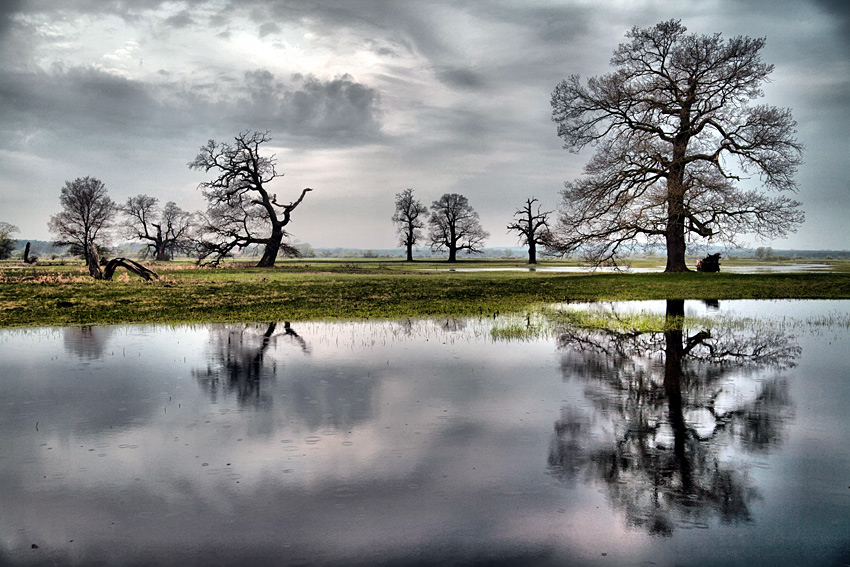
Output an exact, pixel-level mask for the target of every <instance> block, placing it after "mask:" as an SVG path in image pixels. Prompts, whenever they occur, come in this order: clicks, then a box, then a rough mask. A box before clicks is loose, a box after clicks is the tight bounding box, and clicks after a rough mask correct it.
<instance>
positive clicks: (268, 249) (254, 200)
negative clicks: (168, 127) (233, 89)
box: [189, 132, 312, 268]
mask: <svg viewBox="0 0 850 567" xmlns="http://www.w3.org/2000/svg"><path fill="white" fill-rule="evenodd" d="M269 141H271V138H270V137H269V133H268V132H242V133H240V134H239V135H238V136H236V137H235V138H234V142H233V143H232V144H230V143H218V142H216V141H214V140H210V141H209V142H208V143H207V145H206V146H202V147H201V151H200V153H199V154H198V155H197V157H195V159H194V160H193V161H192V162H190V163H189V167H190V168H192V169H198V170H203V171H205V172H210V171H213V172H214V173H215V178H214V179H213V180H212V181H205V182H203V183H201V184H200V188H201V189H202V190H203V193H204V196H205V197H206V198H207V201H208V208H207V212H206V214H205V215H204V217H203V219H204V222H203V225H204V226H203V228H202V230H203V231H204V233H205V236H204V237H203V238H202V239H201V240H200V258H201V259H204V258H207V257H209V256H214V260H213V262H214V263H217V262H219V261H220V260H221V259H222V258H224V257H225V256H227V255H228V254H230V253H231V252H232V251H233V249H234V248H239V249H243V248H245V247H247V246H251V245H260V246H263V247H264V249H263V255H262V257H261V258H260V261H259V262H258V263H257V267H260V268H262V267H272V266H274V264H275V261H276V259H277V255H278V252H279V251H280V250H282V249H283V250H284V251H286V252H287V253H290V254H297V251H296V250H295V249H294V248H292V247H291V246H287V245H286V244H285V243H284V242H283V238H284V237H285V236H287V235H288V234H287V232H286V231H285V230H284V227H285V226H286V225H288V224H289V221H290V216H291V214H292V211H293V210H295V208H296V207H298V205H300V204H301V201H302V200H303V199H304V196H305V195H306V194H307V192H308V191H312V189H310V188H306V189H303V190H302V191H301V195H300V196H299V197H298V199H296V200H295V201H293V202H291V203H288V204H281V203H278V201H277V195H276V194H274V193H271V192H270V191H269V187H268V185H269V183H271V182H272V181H273V180H274V179H276V178H278V177H282V176H283V174H278V173H277V172H276V171H275V159H274V156H270V157H266V156H263V155H260V146H262V145H263V144H265V143H267V142H269Z"/></svg>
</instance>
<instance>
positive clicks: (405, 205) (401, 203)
mask: <svg viewBox="0 0 850 567" xmlns="http://www.w3.org/2000/svg"><path fill="white" fill-rule="evenodd" d="M427 215H428V208H427V207H426V206H425V205H423V204H422V202H421V201H419V200H417V199H415V198H414V197H413V189H410V188H408V189H405V190H404V191H402V192H401V193H396V195H395V213H393V218H392V220H393V222H394V223H395V224H396V232H397V233H398V243H399V244H400V245H401V246H404V248H405V250H406V251H407V261H408V262H412V261H413V246H414V245H415V244H416V243H417V242H418V241H419V239H420V238H422V229H423V228H424V227H425V220H426V217H427Z"/></svg>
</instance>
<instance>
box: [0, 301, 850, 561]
mask: <svg viewBox="0 0 850 567" xmlns="http://www.w3.org/2000/svg"><path fill="white" fill-rule="evenodd" d="M562 309H563V310H565V311H571V310H576V309H589V310H593V311H599V312H600V313H601V315H602V316H603V317H607V318H608V320H609V321H610V320H616V319H620V318H622V317H625V315H623V314H625V313H635V312H639V311H645V312H654V313H658V314H659V316H660V317H662V318H664V319H665V320H666V321H668V323H669V324H668V325H666V326H664V328H663V330H658V331H657V332H644V333H635V332H630V331H629V330H628V329H627V328H625V327H622V326H621V327H617V326H616V325H614V326H610V327H605V328H600V327H596V329H595V330H594V329H591V328H588V327H586V326H576V325H575V324H573V323H570V322H569V320H568V319H565V318H563V317H558V316H556V315H551V314H549V315H541V314H533V316H532V315H529V316H528V317H518V318H515V319H496V320H494V319H449V320H446V319H442V320H429V321H421V320H416V321H403V322H390V323H383V322H382V323H378V322H365V323H363V322H361V323H296V322H292V323H291V324H290V323H282V322H281V323H277V324H262V325H222V326H216V325H211V326H192V327H190V326H177V327H155V326H120V327H93V328H62V329H30V330H6V331H2V332H0V404H2V411H1V412H0V432H2V435H0V510H2V511H1V512H0V565H14V566H18V565H92V564H98V565H128V564H132V565H432V564H439V565H453V564H459V565H469V564H474V565H600V566H619V565H661V566H665V565H670V566H672V565H742V566H743V565H828V566H829V565H846V564H850V448H848V439H850V419H848V412H847V408H848V405H850V362H848V360H847V353H848V352H850V348H848V347H850V302H847V301H841V302H835V301H832V302H826V301H820V302H819V301H795V302H756V301H749V302H748V301H734V302H733V301H730V302H720V303H717V302H707V303H703V302H690V301H689V302H676V301H672V302H663V301H662V302H642V303H621V304H614V305H594V306H586V305H585V306H575V305H570V306H562ZM683 314H684V315H686V316H687V317H686V318H685V319H684V320H683V319H682V318H681V316H682V315H683Z"/></svg>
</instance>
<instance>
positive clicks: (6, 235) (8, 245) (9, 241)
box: [0, 222, 20, 260]
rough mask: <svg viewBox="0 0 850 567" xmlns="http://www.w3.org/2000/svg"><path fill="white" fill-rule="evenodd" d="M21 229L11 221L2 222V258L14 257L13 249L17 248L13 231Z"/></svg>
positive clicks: (0, 235) (0, 239)
mask: <svg viewBox="0 0 850 567" xmlns="http://www.w3.org/2000/svg"><path fill="white" fill-rule="evenodd" d="M19 231H20V229H19V228H18V227H17V226H15V225H13V224H11V223H8V222H0V260H5V259H6V258H11V257H12V251H13V250H14V249H15V240H14V239H13V238H12V233H13V232H19Z"/></svg>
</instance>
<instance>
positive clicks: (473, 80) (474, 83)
mask: <svg viewBox="0 0 850 567" xmlns="http://www.w3.org/2000/svg"><path fill="white" fill-rule="evenodd" d="M435 73H436V75H437V79H438V80H439V81H440V82H442V83H444V84H446V85H448V86H450V87H452V88H456V89H468V90H477V89H481V88H483V87H484V86H485V85H486V81H485V79H484V77H482V76H481V75H480V74H479V73H476V72H475V71H473V70H472V69H464V68H461V67H442V68H437V69H435Z"/></svg>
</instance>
